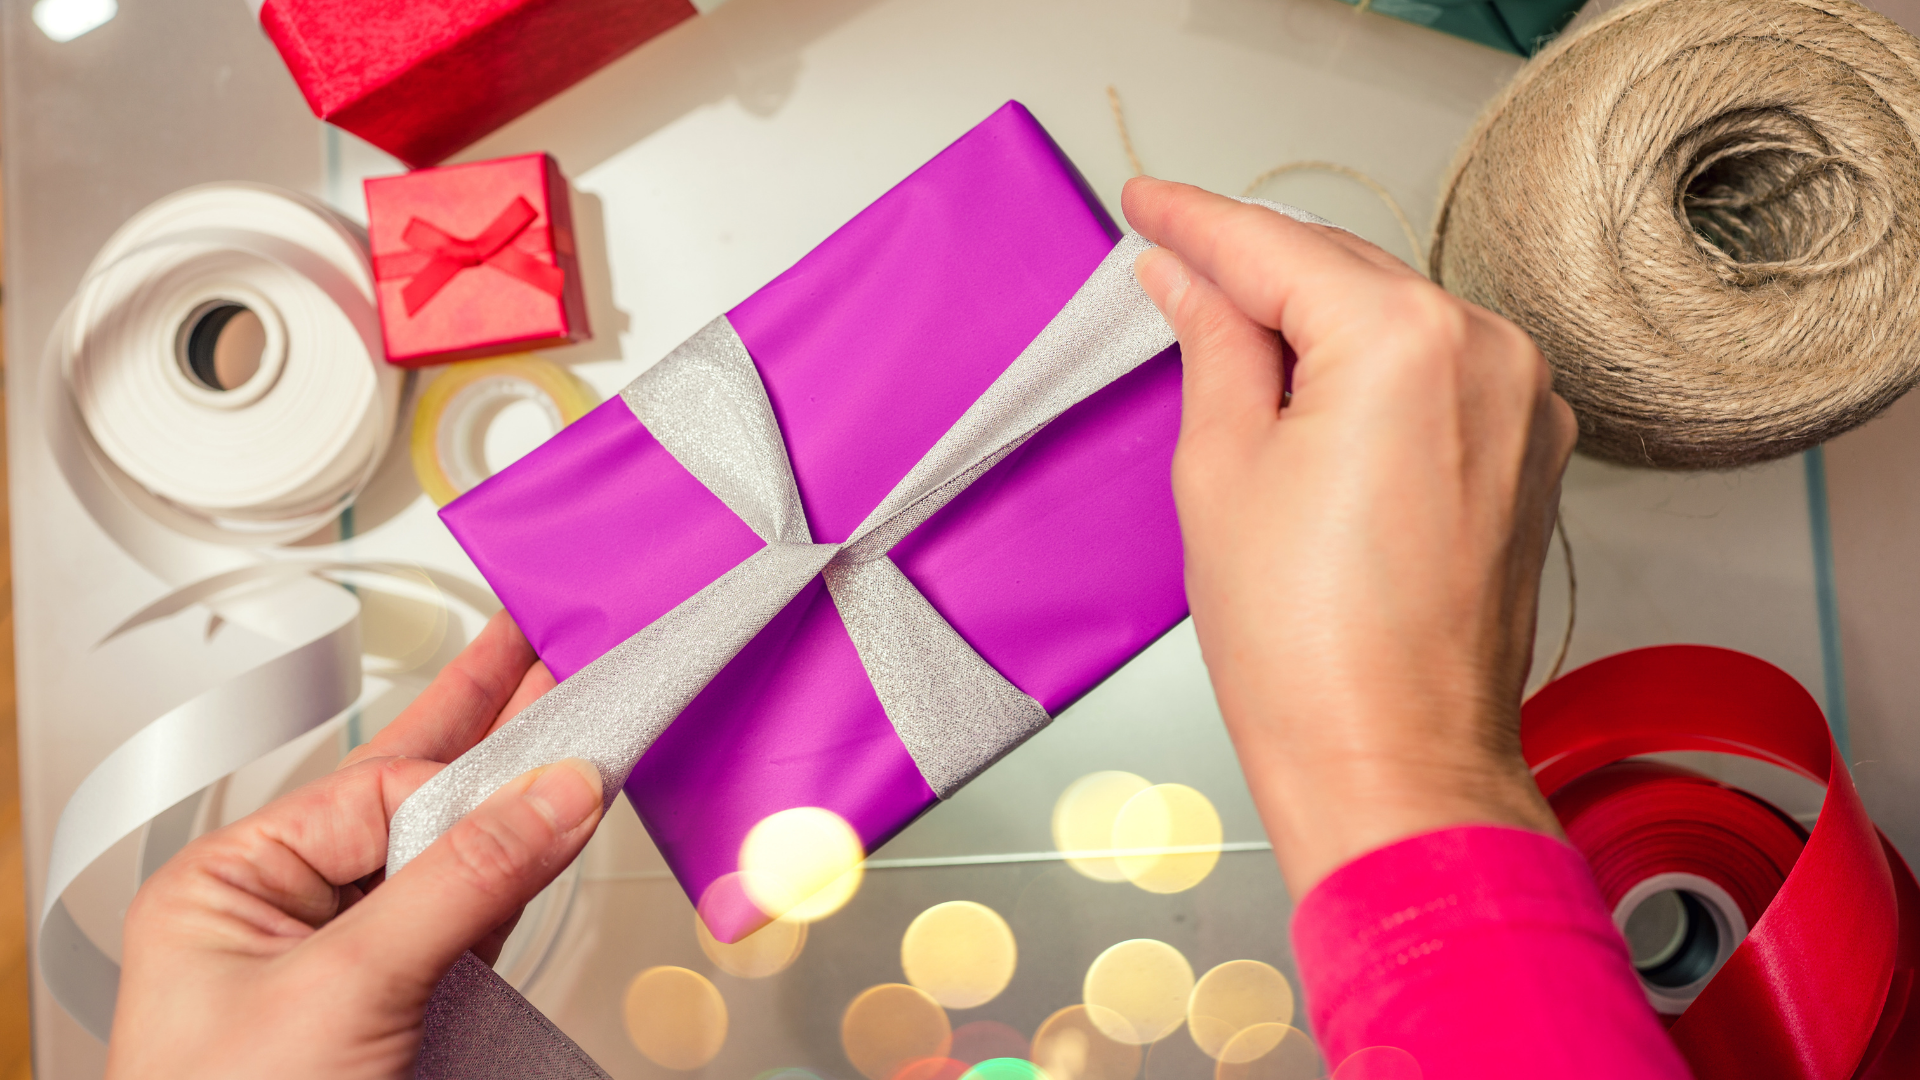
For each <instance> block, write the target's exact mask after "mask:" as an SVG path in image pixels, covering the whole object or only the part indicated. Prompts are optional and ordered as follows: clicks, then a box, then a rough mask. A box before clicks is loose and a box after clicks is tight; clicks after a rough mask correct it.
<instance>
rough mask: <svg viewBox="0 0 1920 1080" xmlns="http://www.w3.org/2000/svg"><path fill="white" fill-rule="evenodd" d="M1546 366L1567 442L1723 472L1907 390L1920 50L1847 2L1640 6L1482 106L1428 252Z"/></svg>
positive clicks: (1915, 332) (1725, 0)
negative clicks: (1514, 328)
mask: <svg viewBox="0 0 1920 1080" xmlns="http://www.w3.org/2000/svg"><path fill="white" fill-rule="evenodd" d="M1428 265H1429V267H1430V269H1431V272H1432V276H1433V279H1434V280H1435V281H1436V282H1439V283H1441V284H1443V285H1444V286H1445V287H1446V288H1447V289H1448V290H1449V291H1451V292H1453V293H1455V294H1457V295H1460V296H1462V297H1465V298H1467V299H1469V300H1472V301H1475V302H1476V303H1479V304H1482V305H1484V306H1486V307H1489V308H1492V309H1493V310H1495V311H1498V312H1500V313H1501V314H1503V315H1505V316H1507V317H1508V318H1509V319H1512V320H1513V321H1514V322H1515V323H1517V324H1519V325H1520V327H1521V328H1522V329H1524V330H1525V331H1527V333H1528V334H1529V335H1530V336H1531V337H1532V338H1533V340H1534V342H1535V343H1536V344H1538V345H1539V347H1540V350H1541V352H1542V353H1544V354H1545V355H1546V358H1547V361H1548V363H1550V364H1551V365H1552V366H1553V370H1554V388H1555V389H1556V390H1558V391H1559V392H1560V394H1561V396H1562V397H1564V398H1566V399H1567V402H1568V404H1570V405H1572V406H1573V409H1574V412H1575V414H1576V415H1577V416H1578V417H1579V421H1580V445H1581V448H1582V450H1584V451H1586V452H1587V453H1590V454H1593V455H1597V456H1600V457H1606V458H1611V459H1613V460H1616V461H1621V462H1625V463H1627V464H1638V465H1651V466H1655V467H1661V468H1675V469H1700V468H1726V467H1735V466H1742V465H1748V464H1753V463H1756V462H1761V461H1767V460H1770V459H1773V458H1778V457H1783V456H1785V455H1787V454H1791V453H1795V452H1798V451H1801V450H1805V449H1807V448H1809V447H1812V446H1815V445H1818V444H1819V443H1821V442H1824V441H1826V440H1827V439H1830V438H1832V437H1834V436H1836V435H1839V434H1840V433H1842V432H1844V431H1847V430H1849V429H1851V428H1853V427H1855V426H1857V425H1859V424H1861V423H1864V422H1865V421H1867V420H1869V419H1871V418H1872V417H1873V416H1875V415H1877V414H1878V413H1879V412H1880V411H1881V410H1882V409H1884V408H1886V406H1888V405H1889V404H1891V403H1892V402H1893V401H1894V400H1895V399H1897V398H1898V397H1899V396H1900V395H1902V394H1904V393H1905V392H1906V391H1907V390H1908V389H1909V388H1911V387H1912V386H1914V385H1915V384H1916V382H1920V42H1916V41H1915V40H1914V39H1913V37H1912V36H1910V35H1909V34H1908V33H1907V32H1906V31H1904V30H1902V29H1901V28H1900V27H1898V26H1896V25H1895V24H1894V23H1892V22H1890V21H1889V20H1887V19H1885V18H1883V17H1882V16H1880V15H1877V14H1875V13H1873V12H1871V11H1869V10H1867V9H1866V8H1864V7H1861V6H1859V5H1858V4H1856V3H1853V2H1852V0H1641V2H1638V3H1632V4H1629V5H1627V6H1624V7H1621V8H1619V9H1616V10H1615V11H1612V12H1609V13H1608V14H1607V15H1605V16H1603V17H1601V18H1599V19H1596V20H1595V21H1594V22H1593V23H1591V24H1589V25H1588V26H1586V27H1584V28H1583V29H1581V30H1580V31H1578V32H1576V33H1573V34H1570V35H1567V36H1564V37H1562V38H1560V39H1559V40H1558V41H1556V42H1554V43H1553V44H1552V45H1550V46H1548V47H1547V48H1546V49H1545V50H1543V51H1542V52H1541V53H1540V55H1539V56H1537V57H1535V58H1534V59H1533V60H1532V61H1531V62H1530V63H1529V64H1528V65H1527V66H1526V67H1524V68H1522V69H1521V71H1520V73H1519V74H1518V75H1517V76H1516V77H1515V79H1514V81H1513V82H1512V84H1511V85H1509V86H1508V87H1507V88H1506V90H1505V91H1503V92H1502V93H1501V95H1500V96H1499V97H1498V98H1496V99H1495V100H1494V101H1493V102H1492V104H1491V105H1490V106H1489V107H1488V109H1487V110H1486V111H1485V112H1484V113H1483V114H1482V115H1481V117H1480V119H1479V121H1478V123H1477V124H1476V125H1475V127H1474V129H1473V132H1472V134H1471V135H1469V137H1468V138H1467V140H1466V142H1465V144H1464V145H1463V146H1462V147H1461V148H1460V151H1459V154H1458V156H1457V157H1456V159H1455V161H1454V165H1453V167H1452V169H1451V170H1450V175H1449V177H1448V179H1447V181H1446V183H1445V185H1444V186H1443V188H1442V194H1441V200H1440V206H1439V213H1438V216H1437V219H1436V223H1435V226H1434V230H1433V245H1432V249H1431V252H1430V254H1429V257H1428Z"/></svg>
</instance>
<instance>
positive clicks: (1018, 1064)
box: [960, 1057, 1051, 1080]
mask: <svg viewBox="0 0 1920 1080" xmlns="http://www.w3.org/2000/svg"><path fill="white" fill-rule="evenodd" d="M960 1080H1051V1078H1050V1077H1048V1076H1047V1074H1046V1073H1045V1072H1044V1071H1043V1070H1042V1069H1041V1068H1040V1066H1038V1065H1035V1064H1034V1063H1033V1062H1031V1061H1028V1060H1027V1059H1025V1058H1017V1057H1003V1058H988V1059H987V1060H985V1061H983V1062H981V1063H980V1064H978V1065H975V1066H974V1067H973V1068H971V1069H968V1070H967V1071H966V1072H965V1073H964V1074H962V1075H961V1077H960Z"/></svg>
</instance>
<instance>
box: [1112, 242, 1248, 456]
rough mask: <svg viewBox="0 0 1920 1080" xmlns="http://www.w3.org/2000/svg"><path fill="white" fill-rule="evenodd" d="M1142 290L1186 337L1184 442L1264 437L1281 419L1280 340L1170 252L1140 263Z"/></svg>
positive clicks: (1159, 251) (1153, 253)
mask: <svg viewBox="0 0 1920 1080" xmlns="http://www.w3.org/2000/svg"><path fill="white" fill-rule="evenodd" d="M1134 274H1135V276H1137V277H1138V278H1139V279H1140V287H1141V288H1142V289H1144V290H1146V293H1147V296H1148V298H1149V299H1151V300H1152V301H1153V303H1154V306H1156V307H1158V308H1159V309H1160V314H1161V315H1163V316H1165V317H1166V320H1167V323H1168V324H1169V325H1170V326H1172V327H1173V332H1174V334H1175V335H1176V336H1177V337H1179V339H1180V363H1181V366H1182V370H1183V374H1182V377H1181V392H1180V397H1181V415H1180V437H1181V439H1182V441H1186V442H1191V441H1192V440H1194V439H1195V438H1206V439H1211V438H1213V437H1216V436H1225V437H1227V438H1230V439H1238V438H1244V437H1247V436H1251V435H1255V434H1258V433H1259V432H1261V431H1263V430H1264V429H1265V428H1266V427H1267V425H1270V424H1272V423H1273V422H1274V421H1275V420H1276V419H1278V418H1279V415H1280V405H1281V401H1280V392H1281V378H1282V376H1281V365H1280V360H1281V357H1280V335H1279V334H1277V333H1276V332H1274V331H1273V330H1270V329H1268V328H1267V327H1264V326H1262V325H1260V324H1259V323H1257V322H1255V321H1253V320H1252V319H1251V318H1249V317H1247V315H1246V313H1244V312H1242V311H1241V310H1240V309H1239V308H1238V307H1236V306H1234V303H1233V301H1232V300H1230V299H1228V297H1227V294H1226V293H1225V292H1222V291H1221V289H1220V286H1218V285H1216V284H1214V283H1213V282H1212V281H1209V280H1208V279H1207V278H1206V277H1204V276H1202V275H1200V274H1196V273H1194V272H1193V271H1192V270H1191V269H1190V268H1189V267H1188V266H1187V264H1186V263H1185V262H1183V261H1182V260H1181V259H1180V257H1179V256H1178V255H1175V254H1174V253H1173V252H1171V251H1169V250H1167V249H1166V248H1150V249H1148V250H1147V251H1144V252H1142V253H1141V254H1140V257H1139V259H1137V260H1135V262H1134Z"/></svg>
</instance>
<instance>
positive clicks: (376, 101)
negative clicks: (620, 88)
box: [258, 0, 711, 167]
mask: <svg viewBox="0 0 1920 1080" xmlns="http://www.w3.org/2000/svg"><path fill="white" fill-rule="evenodd" d="M709 6H711V5H709ZM258 10H259V15H260V26H261V28H262V29H264V30H265V31H266V32H267V36H268V37H269V38H272V39H273V44H274V47H275V48H277V49H279V50H280V56H281V58H282V59H284V60H285V61H286V63H287V70H289V71H291V72H292V73H293V80H294V82H296V83H298V84H300V92H301V93H302V94H304V95H306V98H307V105H308V106H309V107H311V108H312V109H313V114H314V115H315V116H318V117H320V118H321V119H322V120H326V121H328V122H330V123H332V124H335V125H337V126H339V127H342V128H345V129H346V130H348V131H351V132H353V133H354V134H355V135H358V136H360V137H361V138H363V139H365V140H367V141H368V142H370V143H372V144H373V145H375V146H377V147H379V148H380V149H382V150H385V151H386V152H387V153H389V154H392V155H393V156H394V157H397V158H399V159H400V160H401V161H404V162H406V163H407V164H408V165H412V166H416V167H417V166H421V165H432V164H434V163H436V162H439V161H444V160H446V158H447V157H449V156H450V155H452V154H453V153H454V152H455V151H457V150H459V149H461V148H462V147H465V146H467V145H470V144H471V143H473V142H474V141H475V140H477V139H479V138H480V137H481V136H483V135H485V134H487V133H488V132H490V131H492V130H494V129H495V128H498V127H499V126H501V125H502V124H505V123H506V122H507V121H509V120H512V119H513V118H514V117H517V116H519V115H520V114H521V113H524V112H526V111H527V110H528V109H531V108H533V107H534V106H535V105H538V104H540V103H541V102H543V101H545V100H547V99H548V98H550V97H552V96H553V95H555V94H557V93H559V92H560V91H562V90H565V89H566V88H567V87H569V86H572V85H573V84H574V83H576V82H579V81H580V80H581V79H584V78H586V77H587V76H588V75H591V74H592V73H593V72H595V71H597V70H599V69H600V68H602V67H604V66H606V65H607V64H609V63H611V62H612V61H614V60H615V59H617V58H619V57H620V56H622V55H624V54H625V53H627V52H628V51H630V50H631V49H633V48H634V46H636V45H639V44H640V43H641V42H643V41H646V40H647V39H648V38H651V37H654V36H656V35H658V34H660V33H661V32H663V31H665V30H667V29H668V28H669V27H672V26H674V25H675V24H677V23H679V22H681V21H683V20H686V19H690V18H692V17H693V16H694V14H695V9H694V5H693V4H692V3H691V2H690V0H266V2H265V4H264V5H260V6H259V7H258Z"/></svg>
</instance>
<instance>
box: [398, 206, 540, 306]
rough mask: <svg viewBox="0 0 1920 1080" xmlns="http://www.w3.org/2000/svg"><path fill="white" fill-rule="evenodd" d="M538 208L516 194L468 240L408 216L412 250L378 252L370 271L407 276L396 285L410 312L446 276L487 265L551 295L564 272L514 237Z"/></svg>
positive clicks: (433, 292)
mask: <svg viewBox="0 0 1920 1080" xmlns="http://www.w3.org/2000/svg"><path fill="white" fill-rule="evenodd" d="M539 216H540V214H539V212H538V211H536V210H535V209H534V208H533V206H532V204H530V203H528V202H527V200H526V199H524V198H521V197H519V196H515V197H514V200H513V202H512V203H510V204H509V205H508V206H507V208H506V209H504V210H502V211H500V213H499V214H498V215H497V216H495V217H494V219H493V222H492V223H491V224H489V225H488V226H487V227H486V228H485V229H484V230H482V231H481V233H480V235H479V236H476V237H474V238H473V239H471V240H462V239H460V238H459V237H457V236H454V235H452V234H450V233H448V232H447V231H446V230H444V229H441V228H440V227H439V226H437V225H434V224H432V223H430V222H427V221H422V220H421V219H419V218H413V219H412V220H410V221H408V222H407V228H406V231H405V232H403V233H401V234H400V239H401V240H403V241H405V242H406V244H407V246H408V247H410V248H412V249H413V250H412V251H407V252H402V253H400V254H398V255H379V256H376V257H375V258H374V260H373V276H374V277H376V278H379V279H380V280H382V281H388V280H393V279H397V278H406V277H410V278H412V279H413V280H412V281H409V282H407V284H406V287H405V288H403V289H401V290H400V299H401V300H402V302H404V303H405V304H406V308H407V315H408V317H409V318H411V317H412V316H413V315H415V314H417V313H418V312H419V311H420V309H421V308H423V307H425V306H426V304H427V301H429V300H431V299H433V298H434V296H435V295H436V294H438V293H439V292H440V290H441V289H444V288H446V286H447V282H449V281H452V280H453V279H454V277H455V276H456V275H458V274H459V273H460V272H461V271H463V270H471V269H473V268H474V267H476V266H491V267H493V268H494V269H496V270H499V271H501V272H503V273H505V274H508V275H510V276H512V277H516V278H518V279H520V280H521V281H524V282H526V283H527V284H529V285H532V286H533V287H534V288H536V289H539V290H540V291H542V292H545V293H548V294H550V295H553V296H559V295H560V294H561V293H563V292H565V291H566V287H567V275H566V273H565V272H564V271H562V270H561V269H560V268H559V267H558V266H555V265H553V264H552V263H549V262H544V261H542V260H540V259H538V258H536V257H534V256H533V255H530V254H528V253H527V252H525V251H522V250H521V249H519V248H517V247H513V246H512V244H513V242H514V240H516V239H518V238H519V236H520V234H521V233H523V232H526V231H527V226H529V225H532V224H533V222H534V219H535V218H537V217H539Z"/></svg>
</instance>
